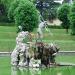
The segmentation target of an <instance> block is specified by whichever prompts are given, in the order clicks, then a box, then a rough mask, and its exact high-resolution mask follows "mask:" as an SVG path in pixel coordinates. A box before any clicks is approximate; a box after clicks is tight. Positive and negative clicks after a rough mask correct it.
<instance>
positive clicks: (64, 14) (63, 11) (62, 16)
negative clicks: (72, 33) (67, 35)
mask: <svg viewBox="0 0 75 75" xmlns="http://www.w3.org/2000/svg"><path fill="white" fill-rule="evenodd" d="M69 12H70V6H69V5H68V4H63V5H62V6H61V7H60V8H59V9H58V19H59V20H61V21H62V24H61V25H62V27H64V28H65V29H66V30H67V32H68V28H69V27H70V21H69V19H68V14H69Z"/></svg>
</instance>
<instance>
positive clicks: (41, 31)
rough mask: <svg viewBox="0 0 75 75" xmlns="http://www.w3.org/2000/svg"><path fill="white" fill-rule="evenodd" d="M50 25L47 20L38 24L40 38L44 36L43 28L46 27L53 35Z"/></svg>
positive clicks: (38, 36)
mask: <svg viewBox="0 0 75 75" xmlns="http://www.w3.org/2000/svg"><path fill="white" fill-rule="evenodd" d="M47 27H48V25H47V21H44V22H41V23H40V24H39V26H38V29H37V38H38V39H42V38H43V30H44V29H46V31H48V32H49V33H50V34H51V35H52V33H51V32H50V30H49V29H47Z"/></svg>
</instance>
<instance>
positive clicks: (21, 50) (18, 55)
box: [11, 26, 30, 66]
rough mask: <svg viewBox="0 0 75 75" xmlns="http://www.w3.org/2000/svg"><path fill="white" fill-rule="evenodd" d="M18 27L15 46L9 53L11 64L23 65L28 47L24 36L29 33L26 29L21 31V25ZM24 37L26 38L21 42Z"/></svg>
mask: <svg viewBox="0 0 75 75" xmlns="http://www.w3.org/2000/svg"><path fill="white" fill-rule="evenodd" d="M19 29H20V30H21V32H19V33H18V36H17V37H16V47H15V49H14V51H13V52H12V54H11V64H12V65H20V66H23V65H24V63H25V60H26V56H27V54H28V49H29V47H28V44H27V42H28V41H27V39H26V38H27V37H29V35H30V33H29V32H28V31H22V27H21V26H19ZM24 39H26V42H23V41H24Z"/></svg>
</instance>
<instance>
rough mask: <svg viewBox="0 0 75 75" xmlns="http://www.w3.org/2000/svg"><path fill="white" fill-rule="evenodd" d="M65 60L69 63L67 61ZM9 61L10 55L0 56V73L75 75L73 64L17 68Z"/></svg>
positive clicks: (16, 74) (0, 74) (15, 74)
mask: <svg viewBox="0 0 75 75" xmlns="http://www.w3.org/2000/svg"><path fill="white" fill-rule="evenodd" d="M74 60H75V59H74ZM61 61H62V60H61ZM71 61H72V60H71ZM64 62H65V61H64ZM67 62H68V63H69V61H67ZM10 63H11V62H10V57H0V75H75V67H73V66H65V67H63V66H60V67H58V66H56V67H52V68H22V67H19V68H18V67H12V66H11V64H10ZM72 63H73V62H72Z"/></svg>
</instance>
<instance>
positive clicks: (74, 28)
mask: <svg viewBox="0 0 75 75" xmlns="http://www.w3.org/2000/svg"><path fill="white" fill-rule="evenodd" d="M69 19H70V23H71V34H72V35H75V2H74V3H73V5H72V6H71V10H70V14H69Z"/></svg>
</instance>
